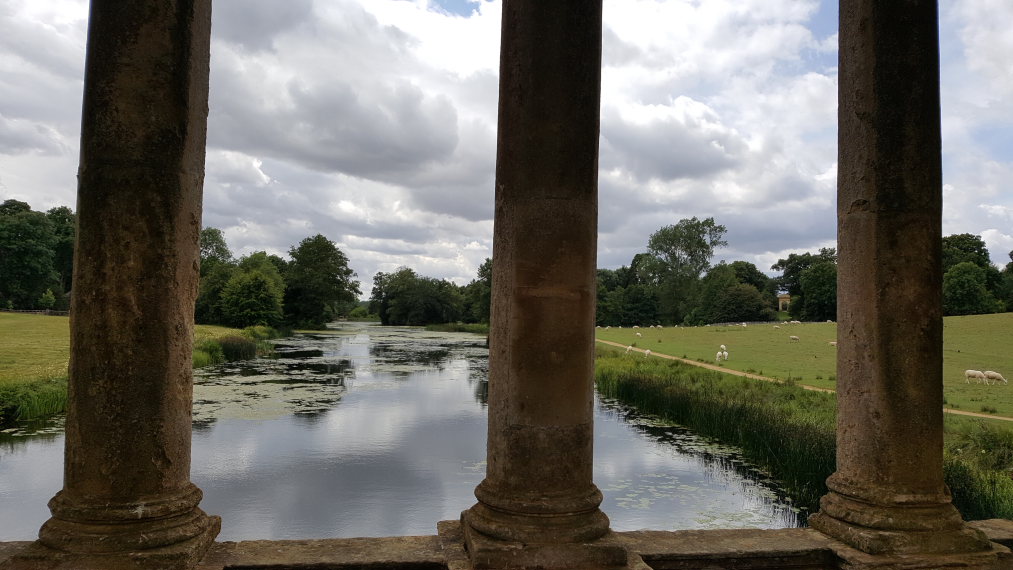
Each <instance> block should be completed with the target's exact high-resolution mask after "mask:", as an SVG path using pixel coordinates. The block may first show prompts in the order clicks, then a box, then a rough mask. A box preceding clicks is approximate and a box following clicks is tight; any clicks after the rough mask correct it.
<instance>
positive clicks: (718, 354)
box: [714, 350, 724, 362]
mask: <svg viewBox="0 0 1013 570" xmlns="http://www.w3.org/2000/svg"><path fill="white" fill-rule="evenodd" d="M722 354H724V353H723V352H721V351H720V350H719V351H717V353H715V354H714V362H721V355H722Z"/></svg>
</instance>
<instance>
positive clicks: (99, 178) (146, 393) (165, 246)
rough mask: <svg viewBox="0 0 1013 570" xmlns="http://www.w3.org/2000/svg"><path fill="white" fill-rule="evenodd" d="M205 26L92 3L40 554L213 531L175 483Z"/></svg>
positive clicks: (185, 389)
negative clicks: (61, 426)
mask: <svg viewBox="0 0 1013 570" xmlns="http://www.w3.org/2000/svg"><path fill="white" fill-rule="evenodd" d="M210 26H211V2H210V0H171V1H166V0H143V1H137V2H128V3H123V2H117V1H113V0H93V1H92V4H91V13H90V20H89V28H88V49H87V58H86V70H85V93H84V107H83V121H82V127H81V159H80V161H81V162H80V168H79V172H78V203H77V208H78V213H77V220H78V229H77V245H76V250H75V264H74V289H73V294H72V309H71V360H70V404H69V410H68V414H67V424H66V456H65V462H64V486H63V490H62V491H60V492H59V493H58V494H57V495H56V497H54V498H53V500H52V501H50V509H51V510H52V513H53V517H52V518H51V519H50V520H49V521H48V522H47V523H46V524H45V525H44V526H43V527H42V529H41V531H40V539H41V542H42V543H43V544H44V545H46V546H49V547H51V548H55V549H58V550H63V551H66V552H74V553H108V554H115V553H128V552H130V551H140V550H143V549H152V548H162V547H170V548H171V547H172V546H173V545H178V544H184V545H187V546H184V547H182V549H183V550H192V548H191V547H192V543H194V541H196V542H198V543H201V544H203V545H204V546H206V544H207V543H210V541H211V540H213V539H214V536H215V535H216V534H217V530H218V527H219V524H220V521H219V519H218V518H217V517H208V516H207V515H205V514H204V513H203V512H202V511H201V510H200V509H199V508H197V504H198V503H199V501H200V499H201V492H200V490H199V489H198V488H197V487H196V486H194V485H193V484H192V483H191V482H190V480H189V477H190V417H191V396H192V373H191V348H192V333H193V309H194V300H195V298H196V293H197V279H198V263H199V256H198V254H199V252H198V244H197V241H198V236H199V233H200V227H201V192H202V185H203V178H204V145H205V138H206V128H207V112H208V107H207V97H208V65H209V64H208V60H209V53H210ZM198 550H199V548H198ZM193 556H195V555H194V554H193V553H192V552H191V553H190V554H186V555H185V556H184V558H186V557H190V558H192V557H193ZM182 563H183V564H184V565H185V564H188V563H189V562H186V561H183V562H182ZM97 565H98V566H103V565H104V566H105V567H115V563H113V562H106V563H99V564H97Z"/></svg>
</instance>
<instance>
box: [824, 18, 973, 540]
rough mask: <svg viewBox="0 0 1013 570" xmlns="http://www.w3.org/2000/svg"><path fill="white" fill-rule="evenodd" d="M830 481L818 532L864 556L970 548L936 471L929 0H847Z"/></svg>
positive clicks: (935, 128)
mask: <svg viewBox="0 0 1013 570" xmlns="http://www.w3.org/2000/svg"><path fill="white" fill-rule="evenodd" d="M840 11H841V12H840V87H839V101H838V113H839V116H838V121H839V134H838V137H839V151H838V152H839V161H838V206H837V207H838V243H839V247H840V251H839V261H838V262H839V267H840V269H839V271H838V339H839V343H838V361H837V362H838V363H837V369H838V370H837V384H838V390H837V395H838V423H837V472H836V473H834V475H833V476H831V477H830V479H829V480H828V485H829V487H830V490H831V492H830V494H829V495H827V496H826V497H824V498H823V501H822V505H821V506H822V511H821V513H820V514H818V515H815V516H814V517H813V520H812V524H813V526H814V527H816V528H819V529H821V530H824V531H825V532H827V533H828V534H831V535H834V536H836V537H838V538H841V539H843V540H844V541H845V542H848V543H850V544H852V545H853V546H856V547H858V548H859V549H860V550H863V551H865V552H874V553H902V552H933V551H937V552H959V551H966V550H978V549H981V548H984V545H983V544H982V543H981V542H980V541H979V540H978V538H979V537H977V536H974V535H973V533H969V532H967V531H965V529H964V526H963V523H962V521H961V519H960V516H959V514H958V513H957V511H956V509H954V508H953V506H952V505H951V504H950V496H949V492H948V490H947V489H946V487H945V485H944V484H943V472H942V446H943V427H942V385H943V384H942V330H943V329H942V275H941V272H942V269H941V267H942V266H941V237H942V232H941V216H942V174H941V158H940V152H941V151H940V119H939V44H938V27H937V26H938V16H937V9H936V2H935V0H915V1H911V2H903V3H897V2H880V1H878V0H841V3H840Z"/></svg>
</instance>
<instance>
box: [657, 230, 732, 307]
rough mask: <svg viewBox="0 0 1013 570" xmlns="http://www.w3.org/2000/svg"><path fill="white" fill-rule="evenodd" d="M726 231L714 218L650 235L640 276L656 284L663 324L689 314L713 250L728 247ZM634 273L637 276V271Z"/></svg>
mask: <svg viewBox="0 0 1013 570" xmlns="http://www.w3.org/2000/svg"><path fill="white" fill-rule="evenodd" d="M726 231H727V229H726V228H725V226H723V225H720V224H716V223H714V218H707V219H704V220H699V219H697V218H696V217H692V218H686V219H682V220H679V223H677V224H675V225H671V226H665V227H663V228H661V229H659V230H658V231H656V232H654V233H653V234H651V237H650V238H649V239H648V242H647V251H648V253H649V254H650V256H651V257H650V258H648V259H645V260H643V263H642V264H641V265H644V266H645V267H644V273H646V274H648V275H650V279H651V281H652V282H654V283H657V284H658V290H657V295H658V304H659V306H658V313H659V316H660V318H661V320H662V321H664V322H680V321H682V320H683V319H684V317H685V316H686V315H687V314H688V313H689V312H690V310H691V309H692V305H693V300H694V299H695V297H696V293H697V289H698V287H697V286H698V280H699V278H700V274H701V273H703V272H704V271H705V270H706V269H707V268H708V267H710V259H711V257H712V256H713V255H714V249H715V248H718V247H722V246H725V245H728V242H726V241H724V240H723V239H722V238H723V236H724V235H725V233H726ZM637 273H638V274H639V273H640V270H639V268H638V271H637Z"/></svg>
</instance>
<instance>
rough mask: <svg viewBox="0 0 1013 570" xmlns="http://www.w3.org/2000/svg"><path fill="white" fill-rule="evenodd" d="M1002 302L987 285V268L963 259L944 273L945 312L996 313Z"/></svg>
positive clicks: (956, 313) (959, 313)
mask: <svg viewBox="0 0 1013 570" xmlns="http://www.w3.org/2000/svg"><path fill="white" fill-rule="evenodd" d="M1002 309H1003V307H1002V305H1001V303H999V301H998V300H996V298H995V297H994V296H993V295H992V293H991V292H989V290H988V289H987V288H986V287H985V270H984V269H982V268H981V267H980V266H978V265H977V264H976V263H975V262H973V261H963V262H960V263H958V264H956V265H954V266H953V267H951V268H950V270H949V271H947V272H946V273H945V274H944V275H943V312H944V313H945V314H947V315H979V314H983V313H996V312H999V311H1001V310H1002Z"/></svg>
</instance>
